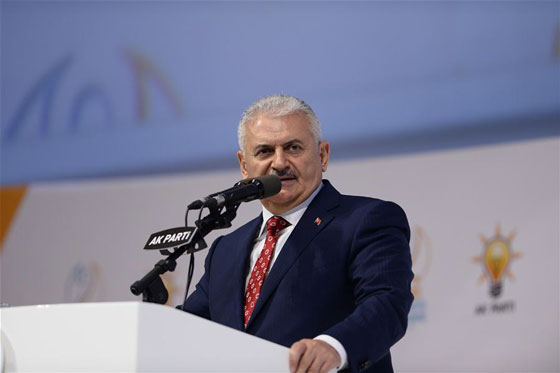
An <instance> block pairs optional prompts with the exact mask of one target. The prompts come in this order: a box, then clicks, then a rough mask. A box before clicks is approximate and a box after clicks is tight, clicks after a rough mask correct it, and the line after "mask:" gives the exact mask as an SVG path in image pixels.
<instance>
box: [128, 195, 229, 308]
mask: <svg viewBox="0 0 560 373" xmlns="http://www.w3.org/2000/svg"><path fill="white" fill-rule="evenodd" d="M207 207H208V209H209V210H210V213H209V214H208V215H207V216H205V217H204V218H201V214H202V210H203V209H201V210H200V213H199V218H198V220H196V221H195V226H196V228H195V230H194V232H193V239H192V240H191V241H190V242H189V243H187V244H184V245H182V246H179V247H176V248H175V249H174V251H173V252H172V253H169V251H167V250H160V252H161V253H162V254H164V255H167V254H169V255H168V256H167V258H165V259H161V260H160V261H158V262H157V263H156V264H155V265H154V268H153V269H152V270H151V271H150V272H148V273H147V274H146V275H145V276H144V277H142V278H141V279H140V280H138V281H135V282H134V283H133V284H132V285H131V286H130V291H131V292H132V294H134V295H140V294H142V301H143V302H150V303H159V304H165V303H166V302H167V300H168V298H169V293H168V292H167V289H166V288H165V285H164V284H163V281H162V280H161V277H160V275H162V274H164V273H166V272H173V271H174V270H175V268H176V267H177V258H179V257H180V256H181V255H183V254H191V265H190V268H189V277H188V281H187V293H188V287H189V285H190V282H191V278H192V267H193V266H194V255H193V254H194V253H195V252H197V251H200V250H203V249H205V248H206V247H207V245H206V242H205V241H204V237H205V236H206V235H208V233H210V232H211V231H213V230H214V229H223V228H229V227H231V221H232V220H233V219H235V217H236V215H237V209H238V208H239V203H237V204H232V205H226V206H225V211H224V212H223V213H222V210H223V207H222V208H218V207H217V204H211V205H210V206H207ZM188 216H189V209H188V208H187V212H186V214H185V226H187V227H188ZM185 297H186V294H185ZM183 303H184V302H183Z"/></svg>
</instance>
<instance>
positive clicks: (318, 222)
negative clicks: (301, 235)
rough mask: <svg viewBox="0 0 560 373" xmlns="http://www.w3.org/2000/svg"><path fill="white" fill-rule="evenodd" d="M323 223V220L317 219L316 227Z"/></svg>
mask: <svg viewBox="0 0 560 373" xmlns="http://www.w3.org/2000/svg"><path fill="white" fill-rule="evenodd" d="M321 222H322V220H321V218H319V217H318V218H317V219H315V224H316V225H321Z"/></svg>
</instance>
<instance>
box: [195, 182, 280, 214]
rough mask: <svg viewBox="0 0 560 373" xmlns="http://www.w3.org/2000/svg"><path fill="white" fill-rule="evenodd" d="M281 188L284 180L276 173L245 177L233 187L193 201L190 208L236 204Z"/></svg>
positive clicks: (277, 191)
mask: <svg viewBox="0 0 560 373" xmlns="http://www.w3.org/2000/svg"><path fill="white" fill-rule="evenodd" d="M280 189H282V182H281V181H280V178H279V177H278V176H276V175H265V176H260V177H254V178H248V179H243V180H241V181H239V182H237V183H236V184H235V185H234V186H233V187H232V188H229V189H226V190H223V191H221V192H218V193H213V194H210V195H209V196H207V197H205V198H204V199H202V200H197V201H194V202H192V203H191V204H190V205H189V206H188V208H189V210H196V209H200V208H203V207H208V206H213V205H215V206H216V207H223V206H226V205H236V204H239V203H241V202H249V201H252V200H255V199H261V198H268V197H271V196H273V195H275V194H278V193H279V192H280Z"/></svg>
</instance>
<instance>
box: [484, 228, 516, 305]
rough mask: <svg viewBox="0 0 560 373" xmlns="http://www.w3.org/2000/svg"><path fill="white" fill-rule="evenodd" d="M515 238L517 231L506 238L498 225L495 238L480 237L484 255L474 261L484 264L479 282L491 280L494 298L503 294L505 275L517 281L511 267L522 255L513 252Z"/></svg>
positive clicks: (491, 290)
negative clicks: (514, 260) (512, 244)
mask: <svg viewBox="0 0 560 373" xmlns="http://www.w3.org/2000/svg"><path fill="white" fill-rule="evenodd" d="M514 237H515V231H513V232H511V233H510V234H509V235H508V236H507V237H504V236H503V235H502V232H501V227H500V224H497V225H496V230H495V232H494V236H493V237H491V238H486V237H485V236H484V235H481V236H480V240H481V241H482V245H483V250H482V255H480V256H477V257H475V258H474V261H475V262H477V263H482V264H483V267H484V272H483V273H482V275H481V276H480V279H479V282H482V281H484V280H486V279H489V280H490V295H491V296H492V297H494V298H497V297H498V296H500V294H501V293H502V286H503V285H502V284H503V278H504V275H505V276H507V277H508V278H509V279H511V280H514V279H515V278H514V276H513V273H511V271H510V270H509V266H510V263H511V261H512V260H513V259H517V258H519V257H521V253H518V252H513V251H512V250H511V241H513V239H514Z"/></svg>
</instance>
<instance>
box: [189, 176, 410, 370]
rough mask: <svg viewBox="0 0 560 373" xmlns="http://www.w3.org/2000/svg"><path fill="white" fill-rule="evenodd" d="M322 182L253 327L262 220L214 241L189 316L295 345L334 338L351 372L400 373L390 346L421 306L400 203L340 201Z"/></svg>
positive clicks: (264, 293)
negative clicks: (254, 262)
mask: <svg viewBox="0 0 560 373" xmlns="http://www.w3.org/2000/svg"><path fill="white" fill-rule="evenodd" d="M323 183H324V186H323V189H322V190H321V191H320V192H319V193H318V194H317V196H316V197H315V199H313V201H312V202H311V204H310V205H309V207H308V208H307V210H306V211H305V214H304V215H303V217H302V218H301V220H300V221H299V223H298V224H297V226H296V227H295V228H294V230H293V231H292V233H291V235H290V237H289V238H288V240H287V241H286V243H285V245H284V247H283V248H282V251H281V252H280V254H279V255H278V258H277V259H276V262H275V263H274V265H273V266H272V268H271V270H270V273H269V274H268V277H267V278H266V280H265V281H264V284H263V287H262V290H261V294H260V297H259V299H258V301H257V304H256V305H255V309H254V311H253V314H252V316H251V319H250V320H249V324H248V325H247V328H246V329H244V328H243V299H244V292H245V279H246V276H247V274H248V273H249V270H250V269H249V256H250V253H251V250H252V249H253V244H254V240H255V238H256V235H257V234H258V231H259V228H260V227H261V224H262V216H259V217H257V218H255V219H253V220H252V221H250V222H249V223H247V224H245V225H243V226H242V227H240V228H239V229H237V230H235V231H234V232H232V233H230V234H228V235H226V236H222V237H219V238H218V239H216V240H215V241H214V243H213V244H212V247H211V248H210V251H209V252H208V255H207V258H206V263H205V273H204V275H203V277H202V279H201V280H200V282H199V283H198V285H197V286H196V290H195V291H194V292H193V294H192V295H191V296H190V297H189V298H188V299H187V301H186V303H185V305H184V307H185V310H186V311H187V312H190V313H193V314H196V315H199V316H202V317H204V318H207V319H210V320H213V321H216V322H218V323H220V324H223V325H227V326H230V327H232V328H235V329H238V330H241V331H243V330H245V331H246V332H247V333H249V334H253V335H255V336H257V337H261V338H264V339H267V340H270V341H273V342H276V343H279V344H281V345H284V346H287V347H289V346H291V345H292V344H293V343H294V342H297V341H298V340H300V339H302V338H314V337H316V336H318V335H320V334H327V335H330V336H332V337H334V338H336V339H337V340H338V341H339V342H340V343H342V345H343V346H344V348H345V349H346V352H347V355H348V367H349V368H350V370H351V371H371V372H392V370H393V368H392V364H391V356H390V353H389V348H390V347H391V346H392V345H393V344H394V343H395V342H397V341H398V340H399V339H400V338H401V337H402V336H403V335H404V333H405V330H406V326H407V315H408V311H409V310H410V306H411V304H412V299H413V297H412V294H411V292H410V283H411V281H412V277H413V275H412V271H411V258H410V248H409V245H408V242H409V238H410V230H409V226H408V222H407V219H406V216H405V214H404V212H403V210H402V209H401V208H400V207H399V206H398V205H396V204H394V203H392V202H385V201H381V200H378V199H373V198H366V197H356V196H346V195H341V194H340V193H339V192H338V191H336V189H335V188H334V187H332V185H331V184H330V183H329V182H328V181H326V180H324V181H323ZM317 218H320V219H321V223H320V224H317V223H316V219H317Z"/></svg>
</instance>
